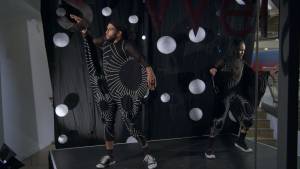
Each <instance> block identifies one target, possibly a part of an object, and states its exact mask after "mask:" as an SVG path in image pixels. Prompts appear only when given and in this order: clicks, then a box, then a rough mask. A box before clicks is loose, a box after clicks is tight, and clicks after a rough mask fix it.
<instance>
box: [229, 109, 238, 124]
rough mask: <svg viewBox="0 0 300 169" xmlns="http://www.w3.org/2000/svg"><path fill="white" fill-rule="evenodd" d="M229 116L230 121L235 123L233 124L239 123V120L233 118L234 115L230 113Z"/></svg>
mask: <svg viewBox="0 0 300 169" xmlns="http://www.w3.org/2000/svg"><path fill="white" fill-rule="evenodd" d="M228 116H229V119H230V120H231V121H233V122H235V123H236V122H237V120H236V119H235V117H234V116H233V114H232V112H231V111H229V113H228Z"/></svg>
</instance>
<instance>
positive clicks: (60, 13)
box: [56, 8, 66, 17]
mask: <svg viewBox="0 0 300 169" xmlns="http://www.w3.org/2000/svg"><path fill="white" fill-rule="evenodd" d="M56 15H57V16H61V17H62V16H65V15H66V10H65V9H64V8H57V9H56Z"/></svg>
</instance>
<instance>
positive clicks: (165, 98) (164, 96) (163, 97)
mask: <svg viewBox="0 0 300 169" xmlns="http://www.w3.org/2000/svg"><path fill="white" fill-rule="evenodd" d="M170 99H171V96H170V95H169V94H168V93H164V94H162V95H161V96H160V100H161V101H162V102H163V103H167V102H169V101H170Z"/></svg>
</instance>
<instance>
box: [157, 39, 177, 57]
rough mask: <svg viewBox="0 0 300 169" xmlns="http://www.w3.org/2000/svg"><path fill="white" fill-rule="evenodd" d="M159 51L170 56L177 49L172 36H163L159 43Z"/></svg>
mask: <svg viewBox="0 0 300 169" xmlns="http://www.w3.org/2000/svg"><path fill="white" fill-rule="evenodd" d="M157 49H158V50H159V51H160V52H161V53H163V54H170V53H172V52H174V51H175V49H176V41H175V40H174V38H172V37H170V36H162V37H160V38H159V39H158V41H157Z"/></svg>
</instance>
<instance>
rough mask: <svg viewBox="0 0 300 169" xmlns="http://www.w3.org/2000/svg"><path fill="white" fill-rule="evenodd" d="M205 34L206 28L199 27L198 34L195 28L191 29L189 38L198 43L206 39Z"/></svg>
mask: <svg viewBox="0 0 300 169" xmlns="http://www.w3.org/2000/svg"><path fill="white" fill-rule="evenodd" d="M205 34H206V33H205V30H204V29H203V28H202V27H199V28H198V31H197V33H196V34H195V32H194V30H193V29H191V30H190V32H189V38H190V40H191V41H192V42H195V43H198V42H201V41H203V40H204V39H205Z"/></svg>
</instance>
